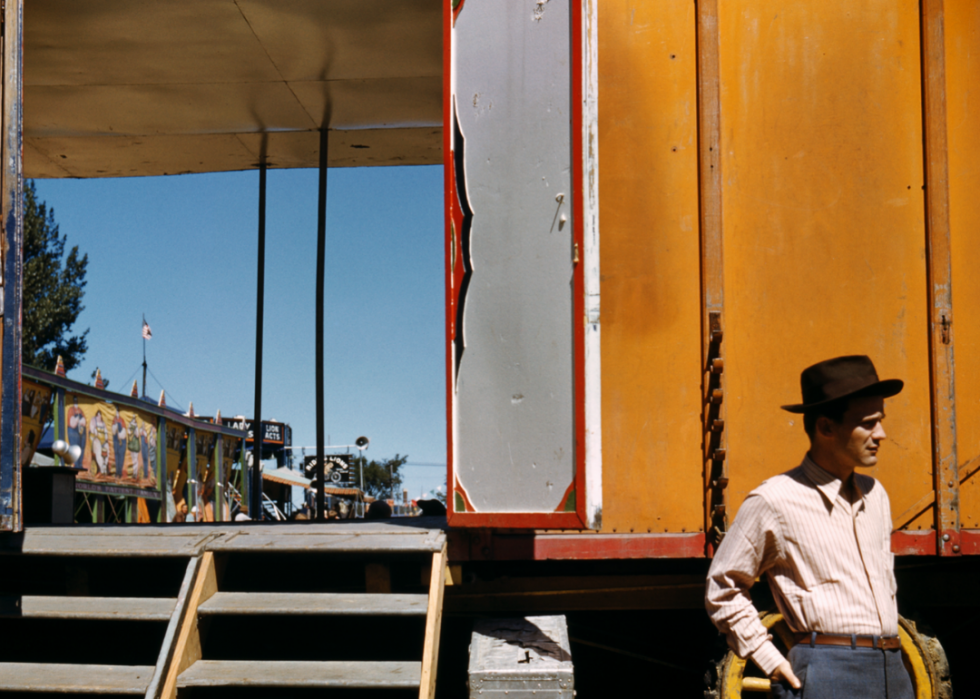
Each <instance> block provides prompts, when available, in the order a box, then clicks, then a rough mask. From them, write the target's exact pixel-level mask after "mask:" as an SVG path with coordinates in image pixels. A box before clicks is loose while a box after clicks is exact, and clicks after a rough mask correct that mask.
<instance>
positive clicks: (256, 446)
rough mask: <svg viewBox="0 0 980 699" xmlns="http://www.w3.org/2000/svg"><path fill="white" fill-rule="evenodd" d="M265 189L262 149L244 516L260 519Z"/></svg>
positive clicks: (264, 165)
mask: <svg viewBox="0 0 980 699" xmlns="http://www.w3.org/2000/svg"><path fill="white" fill-rule="evenodd" d="M265 189H266V163H265V152H264V149H263V154H262V160H261V161H260V162H259V251H258V269H257V271H256V285H255V287H256V290H255V404H254V407H255V409H254V411H253V415H252V473H251V479H250V481H249V483H250V485H251V487H250V488H249V501H248V502H249V504H248V516H249V517H251V518H252V519H254V520H259V519H262V438H263V437H265V431H264V430H263V429H262V336H263V324H264V322H265Z"/></svg>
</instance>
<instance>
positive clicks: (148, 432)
mask: <svg viewBox="0 0 980 699" xmlns="http://www.w3.org/2000/svg"><path fill="white" fill-rule="evenodd" d="M140 452H141V454H142V456H143V478H145V479H146V480H152V481H156V473H157V464H156V462H157V435H156V428H155V427H154V426H153V425H151V424H150V423H148V422H144V423H143V426H142V427H140Z"/></svg>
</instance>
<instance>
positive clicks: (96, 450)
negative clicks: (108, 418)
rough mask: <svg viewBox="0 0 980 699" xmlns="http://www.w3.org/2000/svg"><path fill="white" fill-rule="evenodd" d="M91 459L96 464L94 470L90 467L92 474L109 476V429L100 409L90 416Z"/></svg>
mask: <svg viewBox="0 0 980 699" xmlns="http://www.w3.org/2000/svg"><path fill="white" fill-rule="evenodd" d="M92 459H93V460H94V461H95V466H96V470H95V471H91V469H90V472H91V473H92V475H93V476H95V475H99V476H102V477H103V478H109V430H108V428H107V427H106V424H105V418H103V417H102V411H101V410H96V411H95V415H94V416H93V417H92Z"/></svg>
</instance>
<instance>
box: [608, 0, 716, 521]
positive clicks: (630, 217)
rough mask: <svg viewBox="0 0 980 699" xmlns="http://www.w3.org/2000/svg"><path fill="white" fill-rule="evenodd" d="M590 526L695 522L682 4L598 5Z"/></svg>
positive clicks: (687, 36) (693, 234) (694, 188)
mask: <svg viewBox="0 0 980 699" xmlns="http://www.w3.org/2000/svg"><path fill="white" fill-rule="evenodd" d="M598 27H599V84H600V96H599V139H600V144H601V145H600V167H599V173H600V186H599V191H600V220H601V235H602V249H601V255H602V263H601V274H602V412H603V416H604V417H603V423H602V429H603V435H602V444H603V518H602V523H603V529H604V530H607V531H618V532H631V531H636V532H648V531H652V532H664V531H671V532H681V531H687V532H692V531H699V530H700V529H702V528H703V514H702V507H703V505H702V502H703V500H702V492H701V487H702V486H701V483H702V477H701V464H700V454H701V452H700V442H701V434H700V429H701V426H700V417H699V416H700V400H701V394H700V369H699V367H700V361H701V359H700V355H701V350H700V342H701V339H700V338H701V329H700V321H699V318H700V302H699V289H700V282H699V277H698V266H699V247H698V172H697V74H696V70H697V49H696V46H695V23H694V4H693V3H691V2H686V1H684V0H669V1H667V2H640V3H626V2H625V1H623V0H618V1H614V2H602V3H600V4H599V22H598Z"/></svg>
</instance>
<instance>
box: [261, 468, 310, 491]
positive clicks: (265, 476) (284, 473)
mask: <svg viewBox="0 0 980 699" xmlns="http://www.w3.org/2000/svg"><path fill="white" fill-rule="evenodd" d="M262 480H265V481H271V482H272V483H279V484H280V485H289V486H295V487H297V488H306V489H309V487H310V483H312V481H311V480H310V479H309V478H304V477H303V476H302V475H300V474H299V473H298V472H297V471H293V470H292V469H289V468H286V467H285V466H283V467H282V468H277V469H274V470H272V471H263V472H262Z"/></svg>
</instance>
